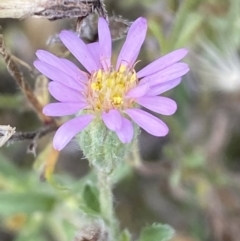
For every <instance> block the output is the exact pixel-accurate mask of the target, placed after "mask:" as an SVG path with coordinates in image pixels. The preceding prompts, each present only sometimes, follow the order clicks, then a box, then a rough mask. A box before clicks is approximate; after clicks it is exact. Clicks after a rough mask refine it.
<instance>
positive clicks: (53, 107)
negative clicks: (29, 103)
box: [43, 102, 87, 116]
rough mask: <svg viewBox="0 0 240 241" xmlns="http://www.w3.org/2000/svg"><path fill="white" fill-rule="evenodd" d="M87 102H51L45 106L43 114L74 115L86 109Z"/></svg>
mask: <svg viewBox="0 0 240 241" xmlns="http://www.w3.org/2000/svg"><path fill="white" fill-rule="evenodd" d="M86 106H87V103H84V102H79V103H51V104H48V105H46V106H45V107H44V108H43V114H45V115H47V116H65V115H73V114H76V113H77V112H78V111H80V110H82V109H84V108H85V107H86Z"/></svg>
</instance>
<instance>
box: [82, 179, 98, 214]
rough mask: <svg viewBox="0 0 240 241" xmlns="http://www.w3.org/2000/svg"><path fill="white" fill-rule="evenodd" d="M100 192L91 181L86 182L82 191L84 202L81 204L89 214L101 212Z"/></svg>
mask: <svg viewBox="0 0 240 241" xmlns="http://www.w3.org/2000/svg"><path fill="white" fill-rule="evenodd" d="M98 196H99V193H98V189H97V187H96V186H94V185H93V184H91V183H89V182H88V183H86V184H85V185H84V188H83V191H82V203H81V205H80V208H81V210H83V211H85V212H86V213H87V214H99V213H100V204H99V197H98Z"/></svg>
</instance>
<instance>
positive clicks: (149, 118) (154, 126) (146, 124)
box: [125, 109, 168, 136]
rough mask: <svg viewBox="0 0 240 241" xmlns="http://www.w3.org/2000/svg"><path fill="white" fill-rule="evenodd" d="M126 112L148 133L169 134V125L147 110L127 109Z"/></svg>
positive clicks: (155, 134)
mask: <svg viewBox="0 0 240 241" xmlns="http://www.w3.org/2000/svg"><path fill="white" fill-rule="evenodd" d="M125 112H126V113H127V114H128V115H129V116H130V117H131V118H132V119H133V121H135V122H136V123H137V124H138V125H139V126H140V127H142V128H143V129H144V130H145V131H147V132H148V133H150V134H152V135H154V136H165V135H167V134H168V127H167V125H166V124H165V123H164V122H163V121H161V120H159V119H158V118H157V117H155V116H153V115H151V114H149V113H147V112H146V111H143V110H140V109H127V110H125Z"/></svg>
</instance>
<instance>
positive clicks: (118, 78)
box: [87, 65, 138, 111]
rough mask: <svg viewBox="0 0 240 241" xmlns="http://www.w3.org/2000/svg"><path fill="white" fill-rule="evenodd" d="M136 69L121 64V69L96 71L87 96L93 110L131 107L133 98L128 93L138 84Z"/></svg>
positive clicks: (92, 76)
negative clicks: (127, 96)
mask: <svg viewBox="0 0 240 241" xmlns="http://www.w3.org/2000/svg"><path fill="white" fill-rule="evenodd" d="M137 81H138V79H137V75H136V72H135V70H133V69H128V68H126V67H125V66H124V65H121V66H120V68H119V70H118V71H116V70H111V69H110V70H108V71H104V70H102V69H100V70H98V71H96V72H94V73H93V74H92V75H91V77H90V81H89V86H88V93H87V98H88V101H89V103H90V106H91V108H92V110H93V111H109V110H111V109H119V110H122V109H124V108H127V107H130V106H131V104H132V100H130V99H129V98H126V97H125V95H126V93H127V92H128V91H129V90H131V89H132V88H134V87H135V86H136V85H137Z"/></svg>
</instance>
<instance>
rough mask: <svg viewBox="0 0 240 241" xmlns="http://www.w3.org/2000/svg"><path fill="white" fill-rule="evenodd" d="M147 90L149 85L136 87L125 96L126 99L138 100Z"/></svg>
mask: <svg viewBox="0 0 240 241" xmlns="http://www.w3.org/2000/svg"><path fill="white" fill-rule="evenodd" d="M148 90H149V84H148V83H145V84H142V85H138V86H136V87H135V88H134V89H131V90H130V91H128V93H127V94H126V97H127V98H138V97H142V96H144V95H145V94H146V93H147V92H148Z"/></svg>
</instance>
